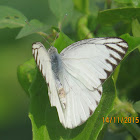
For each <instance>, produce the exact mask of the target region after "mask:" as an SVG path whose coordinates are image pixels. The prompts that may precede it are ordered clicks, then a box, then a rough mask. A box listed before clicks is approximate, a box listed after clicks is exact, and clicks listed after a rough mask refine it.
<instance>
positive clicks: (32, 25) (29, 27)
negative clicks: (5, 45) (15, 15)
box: [16, 19, 50, 39]
mask: <svg viewBox="0 0 140 140" xmlns="http://www.w3.org/2000/svg"><path fill="white" fill-rule="evenodd" d="M26 22H27V21H26ZM48 29H50V26H49V25H45V24H43V23H41V22H40V21H38V20H36V19H34V20H31V21H30V22H29V23H28V22H27V23H26V25H25V26H24V27H23V28H22V29H21V31H20V32H19V34H18V35H17V37H16V39H19V38H22V37H25V36H27V35H30V34H33V33H37V32H41V31H42V32H43V31H46V30H48Z"/></svg>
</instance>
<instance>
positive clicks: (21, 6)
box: [0, 0, 140, 140]
mask: <svg viewBox="0 0 140 140" xmlns="http://www.w3.org/2000/svg"><path fill="white" fill-rule="evenodd" d="M73 1H74V0H73ZM89 2H90V5H89V9H90V12H91V13H92V15H93V17H92V20H90V21H91V23H89V25H88V26H89V28H90V30H94V36H92V37H105V36H120V35H122V34H124V33H130V34H131V35H132V34H133V33H132V28H131V22H130V23H128V22H125V23H123V24H122V22H116V23H115V24H114V27H113V28H112V25H110V26H106V25H104V26H99V27H98V26H97V24H96V16H97V15H98V12H99V11H101V10H105V9H108V8H121V7H122V8H123V7H139V6H140V4H139V3H140V1H139V0H131V1H130V0H123V1H122V2H121V1H120V0H118V1H117V0H116V1H113V0H106V1H104V0H95V1H93V0H90V1H89ZM83 3H84V2H83V1H82V0H81V1H80V0H78V1H77V2H75V3H74V11H75V13H76V14H75V16H74V17H71V12H70V13H68V14H69V15H68V17H67V18H66V20H65V21H64V23H62V31H64V32H65V33H66V34H67V35H68V36H69V37H70V38H71V39H73V40H74V41H77V40H79V39H84V37H85V34H84V35H82V33H81V32H79V31H78V28H79V27H80V26H82V25H80V24H78V23H77V22H78V20H79V18H80V17H81V16H83V15H87V14H88V11H86V9H87V8H86V7H84V4H83ZM79 4H81V6H79ZM82 4H83V8H82ZM0 6H9V7H11V8H15V9H17V10H19V11H20V12H21V13H22V14H24V16H25V17H27V19H28V21H30V20H32V19H37V20H39V21H40V22H42V23H44V24H46V25H52V26H55V25H58V24H59V23H60V22H59V21H62V20H59V19H58V18H57V17H56V16H55V15H54V14H53V12H51V10H50V8H49V6H48V1H47V0H40V1H38V0H24V1H23V0H0ZM79 7H81V8H79ZM0 15H1V13H0ZM63 17H64V16H63V15H62V18H61V19H63ZM89 18H90V17H89ZM71 19H73V20H71ZM94 19H95V20H94ZM70 20H71V21H70ZM79 23H80V22H79ZM92 25H93V26H92ZM119 28H120V30H117V29H119ZM112 29H113V30H112ZM20 30H21V28H12V29H10V28H4V29H0V64H1V65H0V140H19V139H20V140H31V139H32V130H31V123H30V120H29V118H28V110H29V98H28V96H27V94H26V93H25V91H24V90H23V89H22V87H21V86H20V84H19V82H18V78H17V67H18V66H19V65H20V64H23V63H24V62H25V61H27V60H29V59H31V58H32V52H31V47H32V43H33V42H37V41H42V40H43V39H42V38H41V37H40V36H39V35H36V34H32V35H29V36H26V37H23V38H20V39H15V38H16V36H17V35H18V33H19V31H20ZM97 31H98V32H97ZM79 34H80V35H79ZM139 37H140V36H139ZM139 71H140V53H139V50H138V49H137V50H135V51H134V52H132V53H131V55H129V56H128V58H127V59H125V61H124V62H123V63H122V67H121V69H120V75H119V78H118V81H117V87H118V93H121V94H119V97H120V99H121V100H123V101H131V102H136V101H139V100H140V94H139V93H140V92H139V91H140V72H139ZM112 138H113V139H114V140H115V139H122V140H123V139H128V140H129V139H130V140H131V139H134V137H133V136H132V135H131V134H129V132H128V131H125V132H124V131H123V132H122V133H111V132H110V131H107V132H106V133H105V136H104V139H108V140H110V139H112Z"/></svg>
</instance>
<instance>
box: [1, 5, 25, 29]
mask: <svg viewBox="0 0 140 140" xmlns="http://www.w3.org/2000/svg"><path fill="white" fill-rule="evenodd" d="M25 20H27V18H26V17H25V16H24V15H23V14H22V13H21V12H19V11H18V10H16V9H14V8H10V7H7V6H0V28H6V27H8V28H18V27H24V26H25V24H26V23H25Z"/></svg>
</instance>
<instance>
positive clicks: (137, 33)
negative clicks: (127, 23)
mask: <svg viewBox="0 0 140 140" xmlns="http://www.w3.org/2000/svg"><path fill="white" fill-rule="evenodd" d="M132 33H133V36H134V37H140V24H139V22H138V20H137V19H133V21H132Z"/></svg>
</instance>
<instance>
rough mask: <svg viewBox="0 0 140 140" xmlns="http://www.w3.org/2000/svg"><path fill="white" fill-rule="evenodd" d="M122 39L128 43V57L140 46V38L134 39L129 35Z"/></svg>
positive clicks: (123, 36)
mask: <svg viewBox="0 0 140 140" xmlns="http://www.w3.org/2000/svg"><path fill="white" fill-rule="evenodd" d="M120 37H121V38H122V39H124V40H125V41H126V42H127V43H128V51H127V53H126V55H125V56H127V55H128V54H129V53H130V52H132V51H133V50H135V49H137V48H138V45H139V44H140V37H133V36H130V35H129V34H124V35H122V36H120Z"/></svg>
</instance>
